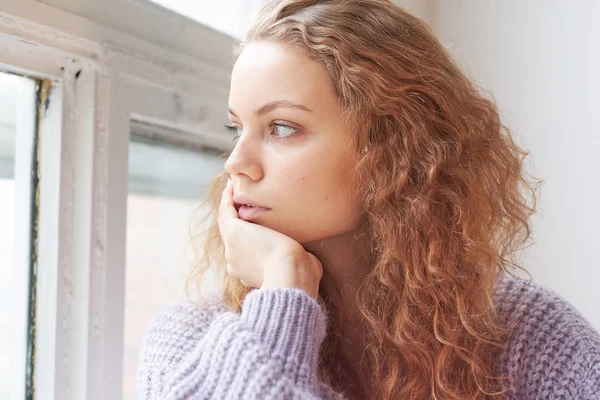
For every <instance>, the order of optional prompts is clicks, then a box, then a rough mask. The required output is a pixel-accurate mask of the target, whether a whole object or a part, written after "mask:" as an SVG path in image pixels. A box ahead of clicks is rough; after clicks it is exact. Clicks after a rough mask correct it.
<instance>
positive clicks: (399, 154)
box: [190, 0, 542, 400]
mask: <svg viewBox="0 0 600 400" xmlns="http://www.w3.org/2000/svg"><path fill="white" fill-rule="evenodd" d="M254 41H274V42H279V43H285V44H287V45H290V46H294V48H296V49H300V50H302V51H303V52H304V53H305V54H306V55H307V56H309V57H311V58H312V59H314V60H316V61H318V62H319V63H321V65H322V66H323V67H324V69H325V71H326V73H327V75H328V77H329V80H330V82H331V85H332V86H333V88H334V90H335V94H336V96H337V98H338V99H339V101H340V103H341V105H342V106H343V108H344V110H345V115H346V117H347V118H348V120H349V122H350V124H349V126H352V127H354V129H355V132H353V133H354V143H353V144H354V147H355V148H356V153H357V159H358V162H357V165H356V176H357V180H358V183H357V184H358V189H359V192H360V193H361V196H362V198H361V206H362V210H363V214H364V218H363V219H364V228H365V229H366V232H368V235H370V238H371V242H372V243H373V255H372V264H371V265H372V267H371V270H370V271H369V273H368V276H367V277H366V279H365V280H364V281H363V282H362V284H361V286H360V287H359V288H358V291H357V302H358V309H359V312H360V313H362V315H363V317H364V319H365V320H366V321H367V325H368V328H369V329H368V340H367V343H368V344H369V345H368V346H367V348H366V350H365V351H366V353H365V354H366V355H365V357H364V359H363V364H364V365H363V368H365V369H367V370H369V371H371V377H372V379H371V382H369V385H370V386H369V387H368V388H363V390H364V393H365V398H367V397H369V398H373V399H418V400H423V399H481V398H486V397H490V396H494V397H497V398H503V397H504V393H503V390H502V387H503V384H502V381H503V380H504V379H506V378H507V377H502V376H499V375H500V373H499V371H498V366H497V361H498V358H499V356H500V355H501V353H502V351H503V349H504V348H505V347H506V342H507V339H508V334H509V327H508V326H506V324H504V323H503V322H502V319H501V317H500V316H499V315H498V312H497V309H496V305H495V301H494V294H495V287H496V284H497V280H498V278H499V276H500V275H501V274H502V273H504V272H507V273H511V270H514V269H515V268H518V269H522V268H521V267H520V266H519V265H518V264H517V263H516V262H514V261H513V260H512V258H511V257H512V256H513V255H514V253H515V252H516V251H517V250H520V249H521V248H523V247H524V245H525V244H526V243H527V242H528V239H530V233H531V226H530V222H529V218H530V216H531V215H532V214H533V213H534V212H535V209H536V191H537V189H538V187H539V185H540V184H541V183H542V182H541V181H540V180H537V179H534V178H531V177H530V176H529V175H527V174H526V173H525V172H524V160H525V158H526V157H527V156H528V155H529V153H528V152H526V151H524V150H523V149H521V148H520V147H519V146H518V145H517V144H516V143H515V142H514V141H513V138H512V136H511V133H510V131H509V130H508V129H507V128H506V127H505V126H504V125H503V124H502V123H501V122H500V118H499V115H498V110H497V107H496V105H495V104H494V102H493V101H491V100H490V99H488V98H486V96H485V95H484V94H482V93H481V91H480V90H479V89H478V88H477V87H476V86H475V85H474V84H473V83H472V82H471V81H470V80H469V79H468V78H467V77H466V76H465V74H464V73H463V72H462V71H461V70H460V68H459V67H458V66H457V65H456V63H455V62H454V61H453V60H452V58H451V57H450V56H449V54H448V52H447V51H446V50H445V49H444V47H443V46H442V45H441V44H440V43H439V41H438V39H437V38H436V37H435V35H434V34H433V33H432V31H431V29H430V28H429V26H427V25H426V24H425V23H424V22H422V21H421V20H419V19H418V18H416V17H414V16H412V15H411V14H409V13H408V12H406V11H405V10H403V9H402V8H400V7H399V6H397V5H394V4H393V3H392V2H391V1H386V0H329V1H328V0H282V1H271V2H269V3H267V4H266V5H265V6H264V7H263V8H262V9H261V11H260V13H259V14H258V16H257V19H256V21H255V22H254V24H253V25H252V27H251V28H250V29H249V31H248V33H247V36H246V38H245V39H244V40H243V41H242V42H241V43H240V46H239V48H238V49H237V51H238V54H239V52H240V51H241V50H243V48H244V45H245V44H247V43H250V42H254ZM529 178H531V179H529ZM226 179H227V175H226V174H222V175H220V176H219V177H217V179H216V180H215V181H214V183H213V185H212V190H211V194H210V195H209V198H208V200H207V203H206V205H207V206H208V207H207V209H208V210H209V213H208V216H207V217H208V221H209V227H208V229H206V230H205V231H203V232H201V233H199V234H198V235H199V236H200V237H201V238H202V241H203V244H202V245H203V248H202V252H201V255H200V257H198V259H197V262H196V265H195V267H194V270H193V274H192V275H191V276H190V279H192V280H194V281H195V282H196V283H197V282H199V281H201V280H202V279H206V272H207V271H209V269H211V268H217V269H220V270H221V271H223V269H224V267H225V265H226V263H225V259H224V249H223V243H222V241H221V237H220V235H219V230H218V224H217V209H218V203H219V199H220V194H221V191H222V189H223V187H224V185H225V181H226ZM529 200H531V201H532V203H531V204H528V201H529ZM220 279H222V280H223V297H224V299H225V301H226V303H227V304H228V306H229V307H230V309H231V310H233V311H236V312H239V311H240V310H241V304H242V302H243V299H244V296H245V295H246V294H247V293H248V290H249V289H248V288H246V287H244V286H243V285H242V284H241V283H240V282H239V281H237V280H235V279H232V278H229V277H228V276H227V275H226V274H222V275H221V278H220ZM320 300H321V302H322V304H323V305H324V306H327V299H322V298H320ZM332 308H333V307H332ZM327 311H328V314H329V316H330V318H329V327H328V334H327V337H326V339H325V342H324V343H323V346H322V348H321V356H320V364H319V376H320V378H321V379H322V380H324V381H325V382H328V383H329V384H330V385H332V386H333V387H334V389H337V390H341V389H342V387H341V386H343V383H342V380H343V378H342V376H341V375H342V372H341V370H340V368H338V366H339V365H340V363H341V360H339V359H338V356H337V353H336V351H335V349H336V346H337V343H338V340H339V337H338V336H339V335H337V334H336V333H338V332H340V331H341V329H340V326H341V324H342V316H341V315H340V314H339V313H338V312H337V310H335V309H328V310H327ZM367 393H368V396H367V395H366V394H367Z"/></svg>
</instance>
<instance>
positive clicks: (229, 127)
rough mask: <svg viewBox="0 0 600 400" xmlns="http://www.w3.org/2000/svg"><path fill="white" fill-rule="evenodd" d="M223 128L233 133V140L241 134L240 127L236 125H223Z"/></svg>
mask: <svg viewBox="0 0 600 400" xmlns="http://www.w3.org/2000/svg"><path fill="white" fill-rule="evenodd" d="M225 129H227V132H229V133H231V134H232V135H233V141H234V142H235V141H236V140H238V139H239V138H240V136H241V135H242V134H241V132H240V129H239V128H238V127H237V126H233V125H225Z"/></svg>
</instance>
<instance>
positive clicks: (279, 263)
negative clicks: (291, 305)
mask: <svg viewBox="0 0 600 400" xmlns="http://www.w3.org/2000/svg"><path fill="white" fill-rule="evenodd" d="M219 230H220V232H221V237H222V239H223V243H224V244H225V258H226V260H227V274H228V275H230V276H234V277H237V278H239V279H240V280H241V281H242V283H243V284H244V285H246V286H249V287H255V288H275V287H289V288H299V289H303V290H304V291H306V293H308V294H309V295H310V296H312V297H313V298H315V299H316V298H317V297H318V295H319V282H320V281H321V277H322V276H323V267H322V265H321V262H320V261H319V260H318V259H317V257H315V256H314V255H313V254H311V253H309V252H307V251H306V250H305V249H304V248H303V247H302V245H301V244H300V243H298V242H297V241H295V240H294V239H292V238H290V237H289V236H286V235H284V234H282V233H279V232H277V231H274V230H272V229H269V228H266V227H264V226H261V225H257V224H252V223H250V222H246V221H244V220H242V219H240V218H239V216H238V212H237V209H236V208H235V204H234V202H233V184H232V183H231V180H229V181H228V182H227V186H226V187H225V190H223V195H222V198H221V204H220V206H219Z"/></svg>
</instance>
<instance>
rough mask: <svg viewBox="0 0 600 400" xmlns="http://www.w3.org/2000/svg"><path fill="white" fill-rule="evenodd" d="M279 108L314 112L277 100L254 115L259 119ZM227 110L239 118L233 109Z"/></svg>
mask: <svg viewBox="0 0 600 400" xmlns="http://www.w3.org/2000/svg"><path fill="white" fill-rule="evenodd" d="M278 108H295V109H297V110H302V111H306V112H312V111H313V110H311V109H310V108H308V107H306V106H303V105H302V104H296V103H292V102H291V101H289V100H277V101H272V102H270V103H267V104H265V105H264V106H262V107H261V108H259V109H258V110H256V112H255V113H254V114H255V115H256V116H257V117H260V116H262V115H265V114H268V113H270V112H271V111H273V110H276V109H278ZM227 110H228V111H229V113H230V114H231V115H233V116H234V117H238V116H237V115H236V114H235V112H234V111H233V110H232V109H231V107H228V109H227Z"/></svg>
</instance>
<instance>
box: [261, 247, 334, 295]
mask: <svg viewBox="0 0 600 400" xmlns="http://www.w3.org/2000/svg"><path fill="white" fill-rule="evenodd" d="M321 276H322V266H321V263H320V262H319V260H318V259H317V258H316V257H315V256H314V255H312V254H310V253H308V252H306V251H305V250H304V249H303V248H302V251H301V252H300V251H293V252H288V253H287V254H286V256H284V257H281V258H278V260H277V261H274V262H272V263H268V264H267V266H266V267H265V274H264V279H263V284H262V286H261V288H262V289H266V288H299V289H303V290H304V291H305V292H306V293H308V294H309V295H310V296H311V297H312V298H314V299H316V298H317V297H318V295H319V282H320V280H321Z"/></svg>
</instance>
